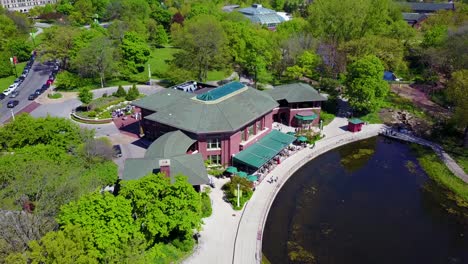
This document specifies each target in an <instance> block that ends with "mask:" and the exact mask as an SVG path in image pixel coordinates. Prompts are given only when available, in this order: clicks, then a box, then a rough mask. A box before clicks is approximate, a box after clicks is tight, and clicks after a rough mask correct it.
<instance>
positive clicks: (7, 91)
mask: <svg viewBox="0 0 468 264" xmlns="http://www.w3.org/2000/svg"><path fill="white" fill-rule="evenodd" d="M13 91H14V90H11V89H6V90H5V91H3V94H4V95H5V96H8V95H10V94H11V92H13Z"/></svg>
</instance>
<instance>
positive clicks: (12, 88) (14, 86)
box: [8, 83, 18, 91]
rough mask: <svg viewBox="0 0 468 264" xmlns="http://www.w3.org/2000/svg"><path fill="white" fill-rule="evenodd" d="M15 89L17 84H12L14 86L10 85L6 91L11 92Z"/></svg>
mask: <svg viewBox="0 0 468 264" xmlns="http://www.w3.org/2000/svg"><path fill="white" fill-rule="evenodd" d="M16 88H18V84H17V83H14V84H12V85H10V86H9V87H8V89H10V90H12V91H14V90H16Z"/></svg>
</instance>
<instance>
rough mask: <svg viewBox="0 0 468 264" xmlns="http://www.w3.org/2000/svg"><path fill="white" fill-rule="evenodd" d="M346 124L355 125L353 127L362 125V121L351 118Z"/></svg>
mask: <svg viewBox="0 0 468 264" xmlns="http://www.w3.org/2000/svg"><path fill="white" fill-rule="evenodd" d="M348 122H350V123H351V124H355V125H357V124H363V123H364V121H362V120H361V119H359V118H351V119H349V120H348Z"/></svg>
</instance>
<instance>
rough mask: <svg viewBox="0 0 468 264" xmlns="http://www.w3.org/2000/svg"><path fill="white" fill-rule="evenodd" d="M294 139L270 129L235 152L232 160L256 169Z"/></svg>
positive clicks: (294, 138)
mask: <svg viewBox="0 0 468 264" xmlns="http://www.w3.org/2000/svg"><path fill="white" fill-rule="evenodd" d="M295 140H296V137H294V136H291V135H288V134H284V133H281V132H279V131H278V130H272V131H271V132H270V133H269V134H268V135H266V136H265V137H263V138H262V139H260V140H259V141H258V142H256V143H255V144H253V145H252V146H250V147H249V148H247V149H245V150H243V151H241V152H239V153H237V154H236V155H235V156H234V157H233V162H234V163H236V162H237V163H241V164H244V165H247V166H249V167H253V168H255V169H258V168H260V167H261V166H262V165H263V164H265V163H267V162H268V161H269V160H271V159H272V158H273V157H274V156H275V155H276V154H278V153H279V152H280V151H281V150H283V149H284V148H286V147H287V146H288V145H289V144H291V143H292V142H294V141H295Z"/></svg>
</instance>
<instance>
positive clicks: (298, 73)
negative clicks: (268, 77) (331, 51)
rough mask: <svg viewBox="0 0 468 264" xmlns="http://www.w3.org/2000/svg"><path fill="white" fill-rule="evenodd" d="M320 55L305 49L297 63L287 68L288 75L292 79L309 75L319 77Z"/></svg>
mask: <svg viewBox="0 0 468 264" xmlns="http://www.w3.org/2000/svg"><path fill="white" fill-rule="evenodd" d="M320 62H321V60H320V57H319V56H318V55H317V54H315V53H312V52H310V51H305V52H304V53H302V54H301V55H300V56H299V57H298V58H297V65H294V66H292V67H288V68H286V76H288V77H290V78H292V79H299V78H301V77H304V76H307V77H311V78H314V79H315V78H317V77H318V76H317V67H318V65H319V64H320Z"/></svg>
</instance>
